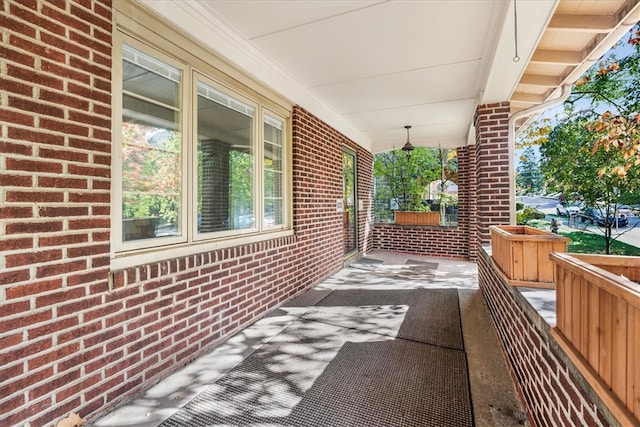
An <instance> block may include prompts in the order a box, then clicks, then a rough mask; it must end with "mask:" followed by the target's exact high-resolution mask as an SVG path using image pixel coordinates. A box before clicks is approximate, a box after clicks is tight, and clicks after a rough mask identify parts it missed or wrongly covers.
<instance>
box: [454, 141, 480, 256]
mask: <svg viewBox="0 0 640 427" xmlns="http://www.w3.org/2000/svg"><path fill="white" fill-rule="evenodd" d="M457 151H458V227H459V228H460V230H464V232H465V234H466V236H465V237H466V242H467V247H466V249H467V253H468V254H469V255H468V256H469V261H474V262H475V261H476V260H477V259H478V215H477V200H476V194H477V190H476V189H477V185H478V183H477V176H476V146H475V145H467V146H466V147H460V148H458V150H457Z"/></svg>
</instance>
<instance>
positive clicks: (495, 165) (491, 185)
mask: <svg viewBox="0 0 640 427" xmlns="http://www.w3.org/2000/svg"><path fill="white" fill-rule="evenodd" d="M509 111H510V108H509V102H501V103H495V104H486V105H480V106H478V108H477V109H476V115H475V128H476V159H475V161H476V183H477V188H476V195H477V196H476V213H477V236H478V244H481V245H486V244H488V243H489V242H490V233H489V226H490V225H499V224H502V225H504V224H511V223H512V221H513V216H514V214H513V213H512V209H511V206H512V202H511V199H512V198H513V197H514V195H513V194H512V193H513V185H512V182H511V181H512V179H511V174H510V169H511V163H512V162H513V159H511V156H510V154H509V153H510V150H509V142H508V141H509V138H508V134H509V132H508V131H509Z"/></svg>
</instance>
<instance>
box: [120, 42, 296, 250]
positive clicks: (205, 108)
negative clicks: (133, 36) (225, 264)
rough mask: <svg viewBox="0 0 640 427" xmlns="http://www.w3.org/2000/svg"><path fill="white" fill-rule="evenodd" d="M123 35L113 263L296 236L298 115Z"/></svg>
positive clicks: (176, 57)
mask: <svg viewBox="0 0 640 427" xmlns="http://www.w3.org/2000/svg"><path fill="white" fill-rule="evenodd" d="M122 38H123V40H122V44H121V52H122V62H121V67H122V68H121V70H120V72H121V76H122V80H121V82H120V83H121V92H122V97H121V98H120V99H119V101H120V102H121V104H120V105H115V106H114V111H119V112H120V113H121V115H120V116H119V119H120V120H119V122H120V124H121V132H120V134H119V135H117V136H119V137H120V143H119V144H116V145H115V147H116V148H114V158H115V159H116V161H117V164H116V165H115V166H116V171H119V172H120V173H119V174H118V173H116V174H114V175H116V176H114V184H115V185H116V190H115V191H114V194H115V195H114V209H115V211H116V213H115V215H114V216H115V221H114V222H115V225H114V231H116V232H115V233H114V240H116V239H117V237H118V236H119V241H118V240H116V244H115V245H114V246H115V250H114V258H118V256H128V255H132V254H133V255H135V254H138V253H142V252H145V253H148V252H149V250H150V249H154V251H155V252H156V253H157V251H162V250H164V249H169V250H171V251H172V253H173V254H175V252H174V250H175V249H176V248H181V247H182V248H184V247H187V246H198V245H203V244H207V243H208V242H210V243H212V244H214V245H215V247H220V246H224V245H233V244H239V243H242V242H244V241H247V239H249V240H256V239H261V238H270V237H271V236H274V233H276V234H277V232H279V231H283V232H288V233H290V232H291V231H290V230H291V227H290V219H289V215H288V212H289V207H288V204H289V203H290V197H289V196H288V194H289V192H290V188H289V187H288V184H287V182H290V181H291V180H290V179H287V176H289V175H288V173H289V171H288V170H287V168H288V167H289V166H288V165H289V162H288V155H289V150H288V148H287V147H288V146H287V125H288V117H289V111H285V112H284V114H282V107H280V106H277V105H275V108H274V105H270V104H269V102H268V99H267V98H265V97H264V96H261V95H260V94H256V93H255V90H253V89H250V88H244V87H243V86H242V85H238V86H239V87H232V88H230V87H229V85H228V79H227V80H225V79H222V80H224V81H223V82H220V81H219V80H218V79H216V77H219V72H217V73H216V72H215V70H211V72H210V73H207V70H206V69H205V70H202V69H198V68H196V67H195V66H191V65H190V64H189V61H188V59H189V58H187V60H185V59H184V58H181V57H179V56H177V55H176V56H175V57H174V56H170V55H168V54H166V53H162V52H159V51H156V50H154V49H152V48H150V47H147V46H146V45H144V44H141V43H139V42H137V41H135V40H129V39H128V38H127V37H126V36H123V37H122ZM180 51H181V52H184V50H180ZM191 59H192V58H191ZM203 68H207V67H203ZM116 101H118V100H116ZM273 110H277V111H280V112H281V113H280V114H279V113H276V112H274V111H273ZM120 113H119V114H120ZM243 239H244V240H243ZM198 250H203V249H202V248H201V247H199V249H198ZM204 250H206V248H205V249H204ZM194 252H195V250H194ZM154 259H155V258H154Z"/></svg>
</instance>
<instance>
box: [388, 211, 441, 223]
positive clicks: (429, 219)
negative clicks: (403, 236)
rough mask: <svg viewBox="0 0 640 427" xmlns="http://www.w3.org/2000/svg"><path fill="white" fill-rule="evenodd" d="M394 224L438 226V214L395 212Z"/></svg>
mask: <svg viewBox="0 0 640 427" xmlns="http://www.w3.org/2000/svg"><path fill="white" fill-rule="evenodd" d="M396 224H405V225H440V212H416V211H396Z"/></svg>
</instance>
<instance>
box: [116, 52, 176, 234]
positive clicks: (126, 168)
mask: <svg viewBox="0 0 640 427" xmlns="http://www.w3.org/2000/svg"><path fill="white" fill-rule="evenodd" d="M125 50H126V48H125ZM145 57H147V58H151V57H149V56H148V55H145ZM152 59H153V58H152ZM154 61H155V63H156V64H157V65H158V66H161V65H162V62H161V61H158V60H155V59H154ZM165 65H166V64H165ZM166 67H167V69H172V70H174V71H177V73H178V79H179V70H176V69H174V68H173V67H169V66H168V65H167V66H166ZM126 69H127V59H126V58H125V70H126ZM129 70H131V68H129ZM129 77H130V76H128V75H127V73H126V72H125V75H124V77H123V78H124V81H123V83H124V86H125V87H127V85H129V84H130V82H128V81H127V79H128V78H129ZM174 77H175V76H174ZM136 80H137V82H138V83H139V85H140V86H139V87H138V86H135V87H131V89H132V90H134V91H135V90H137V91H138V92H143V91H146V90H148V91H151V92H153V88H154V87H155V88H157V89H158V90H157V91H156V92H157V93H158V94H161V93H164V95H163V96H161V97H160V96H159V97H156V99H158V100H159V99H160V98H163V100H164V101H167V102H168V103H167V104H165V105H161V104H160V103H156V102H150V101H149V100H146V99H143V98H140V97H138V96H137V95H136V94H128V95H123V118H122V218H123V224H122V230H123V232H122V239H123V241H132V240H139V239H150V238H156V237H163V236H177V235H180V234H181V230H180V212H181V203H182V194H181V188H182V168H181V164H182V159H181V156H182V135H181V131H180V124H179V123H180V110H179V105H178V101H177V99H178V98H177V96H176V92H177V91H178V90H179V81H178V82H176V81H173V80H170V79H168V78H165V77H162V76H159V75H158V74H155V73H153V72H150V71H148V70H147V71H145V72H144V73H140V74H138V75H137V77H136ZM167 88H171V90H170V91H171V92H172V93H173V96H167V94H168V91H167ZM138 89H139V90H138ZM145 96H146V95H145Z"/></svg>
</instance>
